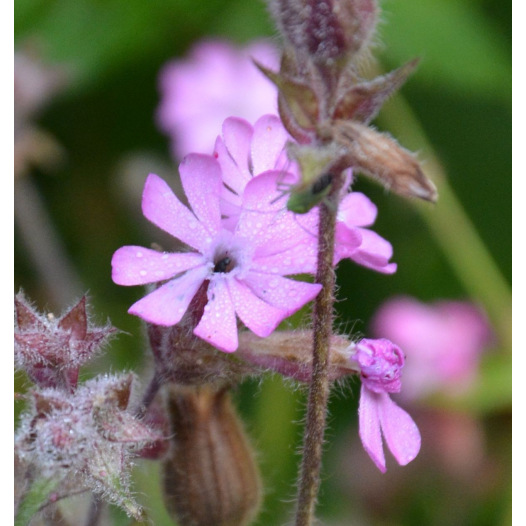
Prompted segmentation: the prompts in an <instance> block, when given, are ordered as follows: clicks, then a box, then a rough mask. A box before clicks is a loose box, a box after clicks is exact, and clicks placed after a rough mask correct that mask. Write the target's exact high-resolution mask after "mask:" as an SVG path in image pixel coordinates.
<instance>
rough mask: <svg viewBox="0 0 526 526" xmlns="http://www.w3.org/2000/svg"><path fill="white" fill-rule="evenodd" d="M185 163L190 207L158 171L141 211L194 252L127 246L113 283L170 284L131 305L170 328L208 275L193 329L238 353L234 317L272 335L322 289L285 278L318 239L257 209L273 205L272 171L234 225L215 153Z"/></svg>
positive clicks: (305, 265) (311, 253)
mask: <svg viewBox="0 0 526 526" xmlns="http://www.w3.org/2000/svg"><path fill="white" fill-rule="evenodd" d="M179 170H180V175H181V181H182V184H183V188H184V191H185V193H186V197H187V198H188V202H189V204H190V209H189V208H187V207H186V206H185V205H183V204H182V203H181V202H180V201H179V199H178V198H177V197H176V196H175V195H174V194H173V193H172V191H171V190H170V188H169V187H168V185H167V184H166V183H165V182H164V181H163V180H162V179H160V178H159V177H158V176H156V175H154V174H151V175H150V176H149V177H148V178H147V180H146V184H145V188H144V193H143V201H142V208H143V213H144V215H145V217H146V218H147V219H149V220H150V221H151V222H152V223H154V224H155V225H156V226H158V227H159V228H161V229H162V230H164V231H165V232H167V233H169V234H171V235H172V236H173V237H175V238H177V239H178V240H180V241H182V242H183V243H185V244H187V245H188V246H189V247H190V249H193V250H191V251H187V252H182V253H169V252H163V253H161V252H156V251H154V250H150V249H147V248H142V247H137V246H126V247H122V248H120V249H119V250H117V251H116V252H115V254H114V256H113V259H112V265H113V274H112V276H113V280H114V282H115V283H117V284H119V285H142V284H147V283H158V282H161V281H166V282H165V283H163V284H162V285H160V286H159V288H157V289H156V290H154V291H153V292H151V293H150V294H148V295H147V296H146V297H144V298H143V299H141V300H139V301H138V302H136V303H135V304H134V305H132V306H131V308H130V309H129V311H128V312H130V313H131V314H135V315H137V316H140V317H141V318H143V319H144V320H146V321H148V322H150V323H153V324H156V325H164V326H170V325H175V324H177V323H179V322H180V321H181V319H182V317H183V315H184V314H185V312H186V310H187V308H188V306H189V304H190V301H191V300H192V298H193V297H194V295H195V294H196V293H197V291H198V290H199V289H200V288H201V286H202V285H203V283H205V282H206V283H207V284H208V290H207V297H208V303H207V305H206V306H205V309H204V313H203V315H202V317H201V319H200V321H199V323H198V324H197V326H196V327H195V329H194V334H195V335H196V336H198V337H199V338H202V339H203V340H206V341H208V342H209V343H211V344H212V345H214V346H215V347H217V348H219V349H221V350H223V351H226V352H232V351H235V350H236V349H237V346H238V333H237V321H236V315H237V317H239V318H240V319H241V321H242V322H243V323H244V324H245V325H246V326H247V327H248V328H249V329H250V330H251V331H253V332H254V333H255V334H257V335H258V336H261V337H266V336H268V335H269V334H270V333H271V332H272V331H273V330H274V329H275V328H276V327H277V325H278V324H279V323H280V322H281V321H282V320H283V319H285V318H286V317H288V316H290V315H291V314H293V313H294V312H296V311H297V310H298V309H299V308H301V307H302V306H303V305H304V304H305V303H307V302H308V301H310V300H312V299H313V298H314V297H315V296H316V295H317V294H318V292H319V290H320V288H321V287H320V285H317V284H311V283H305V282H301V281H296V280H293V279H288V278H285V277H284V276H285V275H290V274H298V273H303V272H309V271H310V270H311V269H312V266H313V261H314V260H315V254H316V251H315V243H314V240H313V239H311V238H310V237H309V236H307V235H305V234H303V235H297V234H298V233H299V232H303V231H302V230H301V229H300V228H299V227H298V225H297V223H296V222H294V220H293V218H292V217H290V216H287V215H282V216H280V217H279V218H273V216H271V215H270V214H262V213H260V211H259V209H258V207H261V206H262V204H265V203H268V202H269V199H270V197H269V193H272V192H273V191H274V184H273V178H272V174H271V177H266V174H263V175H262V176H260V177H257V178H254V179H252V180H251V181H250V182H249V183H248V184H247V185H246V187H245V190H244V192H243V198H242V203H243V204H242V211H241V213H240V215H239V220H238V221H237V222H236V224H235V225H229V228H227V227H226V223H225V222H224V221H223V219H222V212H221V208H220V201H221V196H222V194H223V191H224V186H223V180H222V173H221V165H220V163H219V162H218V160H217V159H215V158H214V157H212V156H207V155H200V154H190V155H188V156H187V157H186V158H185V159H184V161H183V162H182V163H181V165H180V167H179ZM269 217H270V219H269Z"/></svg>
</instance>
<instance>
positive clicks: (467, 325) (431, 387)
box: [372, 297, 491, 398]
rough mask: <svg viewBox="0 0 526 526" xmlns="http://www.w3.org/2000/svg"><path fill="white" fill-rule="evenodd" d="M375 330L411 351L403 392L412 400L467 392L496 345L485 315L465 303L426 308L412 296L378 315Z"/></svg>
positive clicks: (390, 304) (387, 305) (391, 303)
mask: <svg viewBox="0 0 526 526" xmlns="http://www.w3.org/2000/svg"><path fill="white" fill-rule="evenodd" d="M372 331H373V333H374V334H375V335H377V336H382V337H386V338H389V339H390V340H392V341H393V342H395V343H396V344H397V345H399V346H400V347H402V349H403V350H404V352H405V353H406V357H407V361H406V366H405V368H404V389H403V392H402V393H401V395H402V396H404V397H406V398H419V397H422V396H425V395H427V394H430V393H432V392H434V391H437V390H443V391H446V390H447V391H448V392H456V391H462V390H464V389H465V388H467V387H468V386H469V385H470V383H471V382H472V381H473V379H474V377H475V375H476V374H477V368H478V364H479V359H480V355H481V353H482V351H483V350H484V349H485V348H486V347H487V346H488V345H489V344H490V342H491V330H490V326H489V324H488V321H487V319H486V317H485V316H484V314H483V313H482V312H481V311H480V310H479V309H478V308H477V307H476V306H475V305H473V304H471V303H468V302H461V301H439V302H436V303H434V304H431V305H426V304H424V303H421V302H419V301H417V300H416V299H414V298H410V297H397V298H393V299H391V300H389V301H387V302H386V303H385V304H384V305H383V306H382V307H381V308H380V309H379V310H378V312H377V313H376V315H375V316H374V318H373V321H372Z"/></svg>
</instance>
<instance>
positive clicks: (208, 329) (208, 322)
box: [194, 279, 238, 352]
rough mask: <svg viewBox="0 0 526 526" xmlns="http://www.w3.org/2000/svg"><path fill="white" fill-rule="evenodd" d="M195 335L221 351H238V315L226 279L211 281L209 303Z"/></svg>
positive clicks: (195, 330)
mask: <svg viewBox="0 0 526 526" xmlns="http://www.w3.org/2000/svg"><path fill="white" fill-rule="evenodd" d="M194 334H195V335H196V336H198V337H199V338H202V339H203V340H205V341H207V342H208V343H210V344H211V345H213V346H214V347H217V348H218V349H219V350H221V351H224V352H233V351H235V350H236V349H237V345H238V340H237V322H236V313H235V310H234V304H233V303H232V299H231V298H230V294H229V292H228V289H227V287H226V284H225V280H224V279H216V280H212V281H210V285H209V286H208V303H207V304H206V305H205V310H204V312H203V316H202V317H201V320H200V321H199V323H198V325H197V327H196V328H195V329H194Z"/></svg>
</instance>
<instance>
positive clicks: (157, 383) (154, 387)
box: [135, 371, 163, 418]
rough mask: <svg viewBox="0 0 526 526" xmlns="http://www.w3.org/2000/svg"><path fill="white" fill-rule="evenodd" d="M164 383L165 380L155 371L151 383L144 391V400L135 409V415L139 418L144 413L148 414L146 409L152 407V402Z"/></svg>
mask: <svg viewBox="0 0 526 526" xmlns="http://www.w3.org/2000/svg"><path fill="white" fill-rule="evenodd" d="M162 385H163V382H162V380H161V378H160V377H159V373H158V372H157V371H155V373H154V375H153V377H152V379H151V380H150V383H149V384H148V387H147V388H146V391H145V392H144V394H143V396H142V400H141V402H140V404H139V406H138V407H137V409H136V410H135V416H136V417H137V418H143V417H144V415H145V414H146V411H147V410H148V408H149V407H150V405H151V403H152V402H153V400H154V398H155V397H156V395H157V393H158V392H159V389H160V388H161V386H162Z"/></svg>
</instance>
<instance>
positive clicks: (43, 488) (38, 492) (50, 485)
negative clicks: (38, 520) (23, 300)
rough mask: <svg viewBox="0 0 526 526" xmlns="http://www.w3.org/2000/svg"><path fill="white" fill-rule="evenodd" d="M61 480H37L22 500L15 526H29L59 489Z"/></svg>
mask: <svg viewBox="0 0 526 526" xmlns="http://www.w3.org/2000/svg"><path fill="white" fill-rule="evenodd" d="M59 482H60V480H59V479H49V478H40V479H38V480H35V481H34V482H33V483H32V484H31V487H30V488H29V490H28V491H27V492H26V494H25V495H24V497H23V498H22V500H21V502H20V505H19V507H18V510H17V514H16V516H15V526H27V525H28V524H29V523H30V521H31V519H32V517H33V516H34V515H35V513H37V512H38V511H39V509H40V508H41V507H42V506H43V505H44V504H46V503H47V502H48V499H49V494H50V493H51V492H52V491H53V490H54V489H55V488H56V487H57V485H58V483H59Z"/></svg>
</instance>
